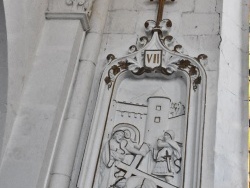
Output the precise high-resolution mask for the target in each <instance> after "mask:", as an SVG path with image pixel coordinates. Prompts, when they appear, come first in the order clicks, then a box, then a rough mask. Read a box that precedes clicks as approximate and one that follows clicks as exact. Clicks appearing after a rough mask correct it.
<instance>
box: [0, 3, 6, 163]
mask: <svg viewBox="0 0 250 188" xmlns="http://www.w3.org/2000/svg"><path fill="white" fill-rule="evenodd" d="M7 91H8V55H7V33H6V22H5V12H4V5H3V1H0V162H1V158H2V146H3V137H4V130H5V120H6V114H7Z"/></svg>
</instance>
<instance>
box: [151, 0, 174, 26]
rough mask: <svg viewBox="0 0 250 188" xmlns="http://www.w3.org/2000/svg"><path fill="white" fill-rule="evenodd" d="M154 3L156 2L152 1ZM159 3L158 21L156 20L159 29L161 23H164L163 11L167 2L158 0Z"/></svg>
mask: <svg viewBox="0 0 250 188" xmlns="http://www.w3.org/2000/svg"><path fill="white" fill-rule="evenodd" d="M150 1H154V0H150ZM158 1H159V7H158V14H157V19H156V27H159V25H160V22H161V21H162V16H163V10H164V4H165V2H166V0H158ZM170 1H172V2H173V1H175V0H170Z"/></svg>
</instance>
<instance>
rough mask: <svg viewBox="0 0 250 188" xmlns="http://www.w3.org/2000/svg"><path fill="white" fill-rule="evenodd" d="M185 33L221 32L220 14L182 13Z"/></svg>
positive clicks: (211, 33) (204, 33)
mask: <svg viewBox="0 0 250 188" xmlns="http://www.w3.org/2000/svg"><path fill="white" fill-rule="evenodd" d="M182 33H183V35H214V34H218V33H219V15H218V14H217V13H216V14H190V13H183V14H182Z"/></svg>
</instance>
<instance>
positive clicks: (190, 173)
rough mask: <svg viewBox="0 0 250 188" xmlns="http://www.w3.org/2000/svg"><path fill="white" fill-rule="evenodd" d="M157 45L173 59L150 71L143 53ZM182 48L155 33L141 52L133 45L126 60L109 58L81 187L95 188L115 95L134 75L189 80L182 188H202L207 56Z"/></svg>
mask: <svg viewBox="0 0 250 188" xmlns="http://www.w3.org/2000/svg"><path fill="white" fill-rule="evenodd" d="M165 38H166V37H165ZM153 46H155V47H156V48H157V49H161V50H162V51H163V52H165V53H166V54H168V55H169V56H168V57H171V58H170V59H168V60H166V59H165V61H164V62H167V63H166V65H165V66H164V65H163V66H162V67H155V68H153V69H152V68H149V69H147V68H146V67H144V65H143V64H144V61H142V58H143V53H144V51H145V50H148V49H152V48H153ZM179 46H180V45H179ZM179 46H178V45H177V47H176V46H175V47H174V49H173V50H171V49H170V48H169V47H167V45H166V43H165V39H163V38H162V37H161V33H159V32H156V31H155V32H154V33H153V36H152V38H151V40H150V42H146V43H145V46H144V47H142V48H141V49H140V50H137V47H136V46H131V48H133V49H134V52H133V53H131V54H129V55H127V56H125V57H123V58H119V59H115V57H114V56H113V55H109V56H108V60H109V61H110V62H109V64H108V65H107V66H106V68H105V70H104V72H103V75H102V79H101V83H100V88H99V93H98V99H97V104H96V108H95V112H94V116H93V120H92V124H91V130H90V134H89V138H88V143H87V147H86V150H85V151H87V152H86V153H85V155H84V159H83V163H82V164H83V166H82V168H81V174H80V179H79V185H78V186H79V187H80V188H90V187H92V186H93V185H92V184H93V181H94V176H95V172H96V168H97V164H98V158H99V155H100V151H101V145H102V140H103V136H104V131H105V127H106V123H107V118H108V117H107V116H108V114H109V113H108V111H109V108H110V103H111V101H112V99H113V97H114V96H115V93H116V90H117V88H118V87H117V86H118V85H119V84H120V82H121V81H122V80H123V79H124V78H125V77H127V76H131V74H132V75H135V76H138V77H139V78H138V79H143V77H145V76H162V77H164V78H165V79H166V80H167V79H173V78H175V77H179V76H181V77H183V79H184V80H185V82H186V84H187V96H186V99H187V104H186V107H187V110H186V114H187V115H186V126H185V127H186V130H185V131H186V138H185V140H186V141H185V143H183V144H185V151H184V154H185V156H184V160H185V162H183V163H182V165H184V166H183V170H184V171H183V178H182V185H181V187H183V188H184V187H185V188H198V187H200V185H201V172H202V147H203V134H204V133H203V132H204V122H205V103H206V84H207V81H206V79H207V78H206V73H205V70H204V68H203V67H202V65H201V64H200V61H201V60H202V59H204V58H205V57H206V56H205V55H200V56H199V57H198V58H192V57H190V56H188V55H185V54H182V53H180V52H178V51H177V50H176V49H177V48H179ZM165 57H166V56H165ZM140 58H141V59H140ZM110 72H112V76H110ZM107 75H108V76H107ZM103 125H104V126H103ZM186 161H188V162H186ZM169 187H171V186H169Z"/></svg>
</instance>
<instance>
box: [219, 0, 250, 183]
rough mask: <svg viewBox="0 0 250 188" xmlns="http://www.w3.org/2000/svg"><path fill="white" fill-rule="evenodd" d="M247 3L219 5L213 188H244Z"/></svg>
mask: <svg viewBox="0 0 250 188" xmlns="http://www.w3.org/2000/svg"><path fill="white" fill-rule="evenodd" d="M248 32H249V31H248V1H247V0H243V1H237V0H231V1H227V0H225V1H223V11H222V27H221V39H222V42H221V45H220V62H219V81H218V100H217V117H216V139H215V151H214V155H215V161H214V166H215V172H214V188H228V187H240V188H244V187H248V182H247V180H248V177H247V174H248V173H247V164H248V162H247V156H248V149H247V148H248V147H247V138H248V110H247V109H248V108H247V107H248V87H247V85H248V40H247V38H248Z"/></svg>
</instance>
